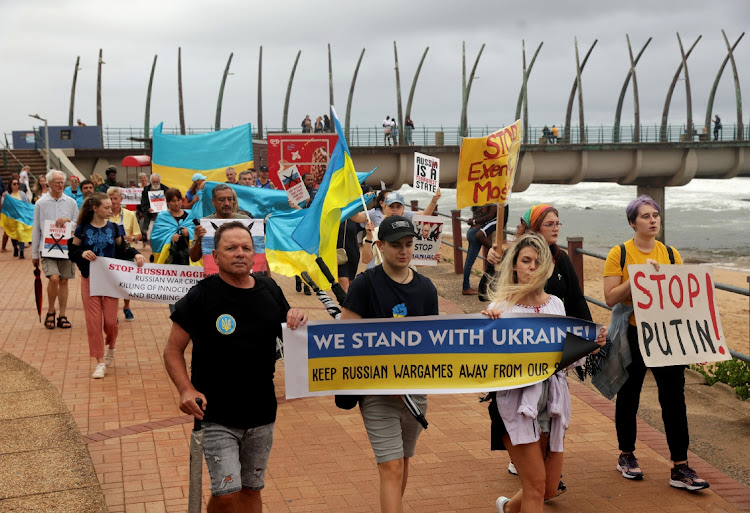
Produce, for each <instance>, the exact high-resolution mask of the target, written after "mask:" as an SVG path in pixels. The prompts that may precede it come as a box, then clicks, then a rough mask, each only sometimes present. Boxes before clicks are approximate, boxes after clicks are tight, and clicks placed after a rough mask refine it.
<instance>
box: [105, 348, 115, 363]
mask: <svg viewBox="0 0 750 513" xmlns="http://www.w3.org/2000/svg"><path fill="white" fill-rule="evenodd" d="M113 363H115V350H114V349H110V348H107V349H106V351H104V365H106V366H107V367H111V366H112V364H113Z"/></svg>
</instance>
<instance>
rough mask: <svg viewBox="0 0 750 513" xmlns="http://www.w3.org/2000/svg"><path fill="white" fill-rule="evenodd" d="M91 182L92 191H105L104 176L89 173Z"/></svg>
mask: <svg viewBox="0 0 750 513" xmlns="http://www.w3.org/2000/svg"><path fill="white" fill-rule="evenodd" d="M90 180H91V183H93V184H94V192H103V193H104V194H106V193H107V187H106V186H105V185H104V178H102V175H100V174H99V173H91V177H90Z"/></svg>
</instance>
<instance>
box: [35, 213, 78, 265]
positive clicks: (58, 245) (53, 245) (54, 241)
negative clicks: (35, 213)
mask: <svg viewBox="0 0 750 513" xmlns="http://www.w3.org/2000/svg"><path fill="white" fill-rule="evenodd" d="M42 236H43V237H44V244H43V245H42V258H57V259H60V260H67V259H68V240H69V239H70V238H71V237H72V236H73V223H72V222H68V223H65V226H63V227H62V228H59V227H57V226H55V221H45V222H44V227H43V231H42Z"/></svg>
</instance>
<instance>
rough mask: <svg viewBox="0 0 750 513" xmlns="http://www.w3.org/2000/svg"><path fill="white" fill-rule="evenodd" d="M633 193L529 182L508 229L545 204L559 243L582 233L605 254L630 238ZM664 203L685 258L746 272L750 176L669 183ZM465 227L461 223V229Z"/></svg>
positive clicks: (515, 198) (670, 235)
mask: <svg viewBox="0 0 750 513" xmlns="http://www.w3.org/2000/svg"><path fill="white" fill-rule="evenodd" d="M400 192H401V193H402V194H403V195H404V198H405V199H406V200H407V202H408V201H409V200H412V199H416V200H419V203H420V205H422V206H424V205H426V204H427V203H428V202H429V200H430V196H429V195H428V194H426V193H423V192H420V191H417V190H415V189H413V188H412V187H411V186H409V185H404V186H403V187H402V188H401V191H400ZM441 192H442V198H441V199H440V203H439V211H440V213H443V214H449V213H450V210H451V208H455V205H456V190H455V189H441ZM635 195H636V187H635V186H623V185H617V184H609V183H579V184H576V185H548V184H532V185H531V186H530V187H529V188H528V189H527V190H526V191H524V192H520V193H515V194H513V195H512V196H511V197H510V200H509V201H510V215H509V221H508V228H509V229H515V227H516V226H517V225H518V224H519V219H520V217H521V215H522V214H523V213H524V212H526V210H528V208H529V207H530V206H531V205H534V204H536V203H549V204H551V205H553V206H554V207H555V208H557V209H558V211H559V212H560V221H561V222H562V223H563V225H562V227H561V230H560V243H561V244H563V245H564V244H565V238H566V237H583V247H584V248H586V249H589V250H591V251H598V252H601V253H605V254H606V253H607V252H608V251H609V250H610V248H612V247H613V246H615V245H617V244H620V243H621V242H624V241H625V240H627V239H629V238H631V237H632V236H633V231H632V229H631V228H630V225H629V224H628V222H627V219H626V218H625V207H626V205H627V204H628V202H629V201H631V200H632V199H634V198H635V197H636V196H635ZM665 203H666V206H665V205H661V207H662V209H663V211H665V212H666V217H665V220H666V227H665V231H666V242H667V243H668V244H669V245H671V246H674V247H675V248H677V250H679V252H680V254H681V255H682V257H683V259H684V260H687V261H690V262H693V263H698V262H708V263H712V264H714V265H715V266H717V267H722V268H726V269H733V270H738V271H750V178H732V179H730V180H692V181H691V182H690V183H689V184H687V185H685V186H683V187H668V188H667V191H666V199H665ZM470 215H471V212H470V210H469V209H468V208H467V209H464V210H463V211H462V213H461V217H464V218H468V217H469V216H470ZM467 228H468V226H467V225H466V223H463V225H462V229H463V231H464V233H465V231H466V229H467ZM446 232H450V222H448V224H447V225H446Z"/></svg>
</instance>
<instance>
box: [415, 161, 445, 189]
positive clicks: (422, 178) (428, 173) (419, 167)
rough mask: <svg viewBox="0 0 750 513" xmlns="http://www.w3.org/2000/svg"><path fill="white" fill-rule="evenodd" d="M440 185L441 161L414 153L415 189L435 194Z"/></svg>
mask: <svg viewBox="0 0 750 513" xmlns="http://www.w3.org/2000/svg"><path fill="white" fill-rule="evenodd" d="M439 185H440V159H439V158H436V157H430V156H429V155H425V154H424V153H417V152H414V188H415V189H418V190H420V191H425V192H429V193H432V194H435V193H436V192H437V188H438V186H439Z"/></svg>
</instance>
